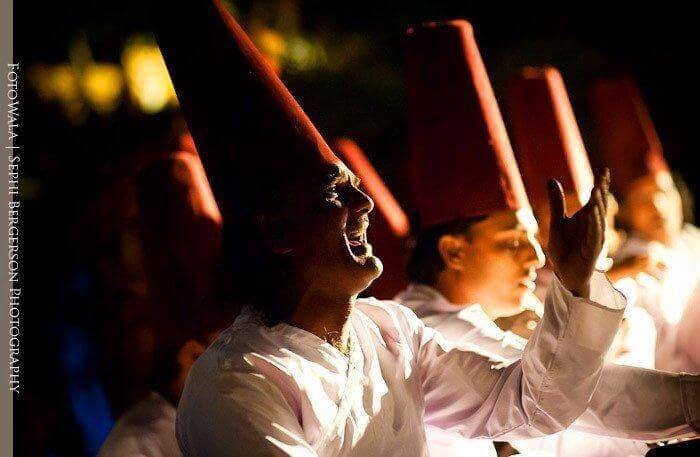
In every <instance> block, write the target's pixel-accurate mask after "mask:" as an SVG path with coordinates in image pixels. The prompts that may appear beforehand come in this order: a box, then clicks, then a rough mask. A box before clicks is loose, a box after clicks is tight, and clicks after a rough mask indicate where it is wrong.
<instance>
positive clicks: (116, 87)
mask: <svg viewBox="0 0 700 457" xmlns="http://www.w3.org/2000/svg"><path fill="white" fill-rule="evenodd" d="M80 82H81V86H82V89H83V94H84V95H85V98H86V99H87V101H88V103H89V104H90V106H91V107H92V109H93V110H95V111H96V112H97V113H99V114H102V115H105V114H110V113H112V112H114V110H115V109H116V108H117V105H118V104H119V101H120V99H121V96H122V91H123V88H124V80H123V78H122V72H121V68H120V67H119V66H118V65H116V64H111V63H93V64H90V65H88V66H87V67H86V68H85V71H84V73H83V75H82V78H81V81H80Z"/></svg>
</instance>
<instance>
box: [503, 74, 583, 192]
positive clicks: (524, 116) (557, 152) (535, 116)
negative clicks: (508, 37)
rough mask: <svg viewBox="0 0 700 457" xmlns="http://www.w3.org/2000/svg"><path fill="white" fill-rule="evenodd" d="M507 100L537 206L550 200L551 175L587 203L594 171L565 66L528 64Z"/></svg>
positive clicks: (522, 169)
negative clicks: (568, 88) (561, 68)
mask: <svg viewBox="0 0 700 457" xmlns="http://www.w3.org/2000/svg"><path fill="white" fill-rule="evenodd" d="M507 105H508V111H509V114H510V123H511V127H512V133H513V142H514V144H515V156H516V158H517V159H518V165H519V166H520V172H521V174H522V177H523V181H524V182H525V188H526V189H527V195H528V197H529V198H530V201H531V202H532V203H533V205H537V204H539V203H541V202H547V201H548V194H547V180H548V179H549V178H556V179H557V180H558V181H559V182H560V183H561V184H562V186H563V187H564V191H565V192H567V193H572V194H575V195H577V196H578V200H579V202H580V203H581V204H582V205H583V204H585V202H586V201H588V198H589V196H590V193H591V190H592V189H593V171H592V170H591V165H590V163H589V161H588V155H587V154H586V148H585V146H584V145H583V139H582V138H581V132H580V131H579V129H578V124H577V123H576V117H575V116H574V110H573V108H572V107H571V103H570V102H569V96H568V94H567V92H566V87H565V86H564V81H563V79H562V77H561V74H560V73H559V71H558V70H557V69H555V68H552V67H545V68H531V67H529V68H525V69H523V70H522V71H521V72H520V73H519V74H518V75H517V76H516V77H515V78H513V79H512V80H511V81H510V84H509V85H508V99H507Z"/></svg>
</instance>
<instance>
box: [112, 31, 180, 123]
mask: <svg viewBox="0 0 700 457" xmlns="http://www.w3.org/2000/svg"><path fill="white" fill-rule="evenodd" d="M122 65H123V66H124V72H125V74H126V82H127V87H128V88H129V95H130V96H131V99H132V100H133V101H134V102H135V103H136V104H137V105H138V106H139V108H140V109H141V110H142V111H143V112H145V113H148V114H155V113H157V112H159V111H162V110H163V109H164V108H165V107H166V106H168V105H175V104H177V97H176V95H175V89H174V88H173V85H172V82H171V81H170V75H169V74H168V70H167V68H166V66H165V62H164V61H163V56H162V55H161V53H160V50H159V49H158V47H157V46H156V45H155V44H152V43H147V42H145V41H144V40H134V41H132V42H131V43H129V44H127V45H126V47H125V48H124V51H123V52H122Z"/></svg>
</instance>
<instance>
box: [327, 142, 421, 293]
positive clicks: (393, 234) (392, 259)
mask: <svg viewBox="0 0 700 457" xmlns="http://www.w3.org/2000/svg"><path fill="white" fill-rule="evenodd" d="M333 149H334V150H335V151H336V152H337V153H338V154H339V155H340V157H341V158H342V159H343V161H344V162H345V163H346V164H347V166H348V167H349V168H350V170H352V172H353V173H355V175H356V176H357V177H358V178H360V180H361V181H362V187H363V189H364V190H365V191H366V192H367V194H368V195H369V196H370V197H372V200H374V204H375V208H376V210H375V211H374V212H373V213H372V214H370V224H369V229H368V230H369V238H370V240H372V245H373V246H374V247H375V251H376V254H377V255H378V256H379V258H380V259H382V264H384V271H383V273H382V275H381V276H380V277H379V278H378V279H377V280H376V281H374V282H373V283H372V285H371V286H370V289H369V290H368V291H367V294H368V295H373V296H375V297H378V298H386V299H389V298H392V297H394V296H395V295H396V294H397V293H398V292H399V291H401V290H402V289H403V288H405V287H406V285H407V284H408V281H407V279H406V270H405V257H406V240H407V237H408V234H409V230H410V227H409V222H408V216H406V213H405V212H404V210H403V208H401V205H400V204H399V202H398V201H396V198H394V195H393V194H392V193H391V191H390V190H389V188H388V187H387V186H386V184H384V181H383V180H382V178H381V177H380V176H379V173H377V170H376V169H375V168H374V166H372V163H371V162H370V161H369V159H368V158H367V156H366V155H365V154H364V152H363V151H362V149H360V147H359V146H358V145H357V143H355V142H354V141H353V140H351V139H348V138H339V139H337V140H335V142H334V144H333Z"/></svg>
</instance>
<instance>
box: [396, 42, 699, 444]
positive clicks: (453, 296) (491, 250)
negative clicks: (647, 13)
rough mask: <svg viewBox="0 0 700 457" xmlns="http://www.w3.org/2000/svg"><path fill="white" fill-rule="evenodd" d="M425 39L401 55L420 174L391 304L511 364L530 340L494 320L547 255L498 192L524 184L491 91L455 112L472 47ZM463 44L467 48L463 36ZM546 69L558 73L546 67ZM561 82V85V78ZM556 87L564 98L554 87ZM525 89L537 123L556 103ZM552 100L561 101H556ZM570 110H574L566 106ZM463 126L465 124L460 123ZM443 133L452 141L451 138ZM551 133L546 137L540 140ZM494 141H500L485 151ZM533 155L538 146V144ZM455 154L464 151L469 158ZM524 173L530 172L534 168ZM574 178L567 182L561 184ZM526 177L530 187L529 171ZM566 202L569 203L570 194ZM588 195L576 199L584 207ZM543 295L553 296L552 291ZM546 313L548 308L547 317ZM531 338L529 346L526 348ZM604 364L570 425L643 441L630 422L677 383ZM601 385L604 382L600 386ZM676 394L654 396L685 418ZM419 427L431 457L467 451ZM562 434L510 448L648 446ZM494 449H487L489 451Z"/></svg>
mask: <svg viewBox="0 0 700 457" xmlns="http://www.w3.org/2000/svg"><path fill="white" fill-rule="evenodd" d="M422 38H423V42H422V43H415V44H414V46H411V47H409V53H408V55H409V59H413V62H411V60H409V63H412V64H410V65H409V84H408V88H409V94H411V98H410V99H409V102H410V104H409V106H410V109H411V119H412V123H411V129H410V133H411V139H412V141H411V144H412V148H413V151H412V152H413V153H414V160H415V162H416V163H415V164H414V169H415V170H416V171H417V172H416V173H415V174H414V180H413V189H414V193H415V195H417V196H418V212H419V219H420V222H421V230H420V233H419V234H418V238H417V242H416V244H415V247H414V250H413V253H412V256H411V258H410V260H409V265H408V272H409V276H410V278H411V281H412V284H411V285H410V286H409V287H408V288H407V289H406V290H405V291H403V292H402V293H400V294H399V295H398V296H397V297H396V300H397V301H398V302H400V303H403V304H405V305H407V306H409V307H410V308H411V309H412V310H414V311H415V312H416V314H417V315H418V317H420V318H421V319H422V320H423V322H424V323H425V324H426V325H427V326H430V327H433V328H434V329H436V330H438V331H439V332H440V333H441V334H442V335H443V336H444V337H445V338H447V339H448V340H450V341H452V342H453V343H455V344H457V345H466V344H469V345H475V346H477V347H479V348H481V349H482V350H484V351H488V352H491V353H495V354H498V355H499V356H500V357H502V358H503V359H505V361H506V362H505V363H512V362H515V361H517V360H520V358H521V356H522V354H523V350H525V348H526V347H528V346H527V345H526V341H525V340H523V339H521V338H518V337H517V336H516V335H513V334H511V333H509V332H503V331H502V330H501V329H500V328H498V326H497V325H495V323H494V322H493V321H494V320H495V319H496V318H497V317H499V316H504V315H509V314H515V313H517V312H519V311H520V310H521V309H522V306H523V302H524V301H525V300H526V299H527V298H528V296H529V295H531V294H532V291H533V290H534V286H535V283H534V281H535V277H536V273H535V270H536V269H538V268H540V267H542V265H543V263H544V255H543V253H542V249H541V247H540V245H539V243H538V241H537V235H538V226H537V222H536V221H535V218H534V217H533V213H532V211H531V210H530V206H529V203H528V201H527V198H525V197H523V198H522V200H514V199H513V198H510V196H511V195H512V193H510V192H503V191H502V189H503V188H504V187H506V186H507V188H509V189H518V188H521V187H522V186H523V183H522V181H521V177H520V174H519V171H518V167H517V165H516V163H515V157H514V155H513V152H512V151H511V148H510V143H509V140H508V137H507V135H506V133H505V130H504V129H503V127H502V126H503V121H502V119H501V117H500V114H499V110H498V106H497V104H496V100H495V98H494V97H492V96H491V97H488V98H485V99H482V106H483V105H486V106H487V108H488V109H483V110H480V111H476V110H475V111H468V110H467V109H465V108H462V109H459V108H460V106H459V105H461V104H464V100H469V99H470V98H471V97H474V95H472V94H474V93H475V92H476V93H479V92H478V89H477V88H476V87H475V86H476V85H473V84H472V82H471V81H473V80H474V79H475V78H473V77H472V78H465V77H464V76H463V73H467V74H474V73H476V72H477V71H478V72H479V73H481V72H484V70H483V64H482V63H481V59H480V57H479V56H478V54H477V53H476V52H474V53H468V54H467V55H466V56H465V55H464V54H462V53H461V52H460V48H459V47H458V46H456V45H454V44H452V45H451V46H450V44H451V43H450V42H449V41H447V40H446V38H444V37H441V39H442V40H443V41H442V42H441V43H440V44H442V46H438V43H436V38H435V37H431V36H430V35H427V36H426V35H423V36H422ZM469 39H470V42H472V46H474V47H475V46H476V45H475V44H474V43H473V39H472V38H471V36H470V37H469ZM441 64H442V65H448V64H449V65H450V66H451V68H453V71H450V72H444V73H441V74H440V77H439V78H437V77H435V76H434V75H433V76H432V77H431V76H430V74H431V73H432V69H433V68H435V67H439V65H441ZM475 69H476V70H475ZM548 74H549V75H550V76H554V74H553V73H552V72H548ZM429 77H431V79H432V82H431V83H430V85H426V84H425V83H424V81H425V80H427V79H428V78H429ZM539 82H545V83H546V86H545V87H552V86H554V87H557V85H556V84H551V83H555V82H556V81H546V80H545V81H538V84H539ZM559 82H561V81H560V80H559ZM487 84H488V81H486V82H483V83H482V84H481V86H477V87H482V88H483V87H488V86H487ZM445 87H449V88H450V91H448V90H445V89H440V88H445ZM535 89H536V88H535ZM559 89H563V85H562V86H560V87H559ZM557 92H558V94H559V95H562V92H561V91H557ZM482 94H483V92H482ZM527 94H528V95H529V96H530V97H529V100H528V103H527V104H526V105H527V108H528V115H529V116H533V117H534V118H537V117H538V114H541V111H542V110H541V107H542V104H543V103H542V102H543V101H544V102H546V103H547V104H548V103H550V102H551V101H552V99H551V98H550V97H549V95H548V92H545V93H544V96H543V94H542V93H540V94H539V95H538V93H537V91H536V90H534V89H533V88H532V87H530V88H529V90H528V91H527ZM538 97H540V98H538ZM556 101H557V102H561V101H562V100H561V99H559V100H556ZM558 104H559V108H562V106H561V103H558ZM559 111H560V112H561V109H560V110H559ZM436 112H437V113H439V115H438V114H436ZM465 113H468V114H465ZM483 113H490V115H489V116H487V115H484V114H483ZM570 114H571V117H572V114H573V113H570ZM554 119H555V120H556V121H557V123H558V122H559V121H564V119H561V120H557V119H556V116H555V117H554ZM540 121H541V124H538V127H539V129H540V132H529V134H530V135H531V136H530V137H529V139H530V140H531V141H532V138H533V137H535V138H537V134H538V133H541V132H542V131H543V130H546V129H547V122H546V120H545V119H540ZM566 122H573V119H567V120H566ZM466 125H469V126H470V129H468V130H467V129H465V128H464V126H466ZM554 127H556V128H552V129H551V130H553V131H554V132H553V133H555V132H556V131H566V132H571V131H572V127H573V128H575V125H573V126H572V125H566V126H554ZM479 129H481V131H480V130H479ZM482 131H486V132H498V135H499V136H498V137H496V138H494V137H493V136H491V135H494V134H483V133H482ZM494 136H495V135H494ZM445 138H449V141H446V140H445ZM554 139H557V138H556V137H554ZM547 140H548V141H551V140H552V139H550V138H549V137H548V138H547ZM491 145H499V147H498V148H492V147H491ZM567 146H568V145H567ZM536 150H537V151H538V153H539V152H540V151H542V148H541V147H540V148H537V149H536ZM463 151H470V154H465V153H464V152H463ZM521 152H522V151H521ZM549 153H550V154H551V155H553V154H554V151H552V150H549ZM559 153H560V154H561V155H562V156H563V151H561V150H560V151H559ZM569 153H570V154H571V155H572V156H575V155H576V154H582V153H585V152H584V151H583V150H573V151H569ZM574 159H576V160H569V161H568V162H570V163H573V164H579V163H580V162H581V160H580V159H581V157H574ZM540 161H541V162H538V164H539V165H540V166H539V168H540V170H541V169H542V168H547V167H549V172H546V173H544V174H545V175H549V176H556V177H557V178H560V179H562V178H566V177H567V176H566V175H564V176H562V175H563V174H564V173H567V174H568V173H570V171H569V170H567V171H566V172H561V171H557V170H555V168H557V167H556V166H557V165H559V164H561V163H562V162H563V163H564V164H566V163H567V161H565V160H564V157H559V158H557V157H548V158H546V160H545V159H540ZM429 163H433V164H435V163H437V164H442V165H441V167H440V168H439V170H441V171H439V172H438V171H436V168H437V167H436V166H433V167H428V166H427V165H428V164H429ZM528 170H529V171H532V170H533V168H532V167H531V168H529V169H528ZM574 171H579V172H581V171H588V173H589V175H590V177H591V182H590V187H589V188H588V189H587V194H588V195H593V197H595V196H596V194H595V192H596V191H595V190H594V191H593V193H592V194H591V188H592V187H593V182H592V173H591V172H590V168H589V169H587V170H585V169H584V170H581V169H580V168H579V169H574ZM550 172H551V173H550ZM540 179H541V181H542V185H541V187H542V188H543V189H541V191H540V186H538V187H537V188H536V189H534V188H533V186H526V187H527V189H528V191H532V190H537V191H538V192H537V195H538V196H537V201H538V203H540V205H542V203H543V202H542V200H545V199H548V200H549V202H551V203H552V204H551V205H550V204H547V209H548V211H550V212H551V213H552V214H553V218H552V219H551V220H552V222H551V227H552V228H553V229H554V228H556V226H557V224H558V222H556V221H561V220H565V218H564V219H562V218H563V217H564V216H563V215H564V214H565V213H566V211H565V204H564V203H565V202H567V198H566V196H565V194H564V193H563V191H562V189H561V188H560V187H558V186H554V185H553V184H551V183H550V186H549V189H547V187H546V181H547V179H546V178H545V177H543V176H540ZM562 180H564V179H562ZM476 181H478V182H479V185H478V186H474V185H472V184H471V183H473V182H476ZM570 181H572V180H571V179H569V182H570ZM565 182H566V181H565ZM528 184H535V177H532V179H530V180H529V182H528ZM438 185H439V186H442V188H444V189H446V190H445V192H446V193H447V192H451V195H449V194H445V195H441V194H437V193H435V192H434V191H433V189H435V187H436V186H438ZM571 187H572V186H571V185H569V188H571ZM574 197H575V195H574ZM568 200H569V201H571V198H569V199H568ZM606 200H607V199H606ZM585 201H586V200H585V199H583V203H585ZM580 207H581V206H579V207H578V208H580ZM547 219H548V220H549V219H550V217H549V216H548V217H547ZM551 243H555V244H551ZM558 243H559V242H558V241H556V239H551V240H550V245H551V246H550V252H551V251H552V249H554V252H556V250H557V249H558ZM555 268H556V267H555ZM555 271H556V270H555ZM598 274H600V273H598ZM556 276H557V275H555V274H554V273H553V274H552V278H553V281H556ZM549 299H550V300H551V290H550V296H549ZM546 319H547V317H546V314H545V316H544V321H543V322H546ZM535 337H536V336H533V338H535ZM533 338H531V339H530V342H529V343H527V344H530V345H531V344H532V343H533ZM605 370H609V372H608V371H604V375H603V380H602V382H601V387H600V388H599V389H598V391H597V392H596V394H595V395H594V402H593V404H592V405H591V408H590V410H589V411H588V412H587V413H586V416H585V417H584V418H582V420H580V421H579V422H578V423H576V425H577V427H578V428H579V429H580V430H586V431H590V432H595V433H599V434H616V435H618V436H620V437H636V438H640V439H646V438H648V437H649V438H650V436H649V435H648V434H647V433H646V432H644V433H640V434H637V432H638V431H639V428H638V425H639V424H640V423H641V422H637V420H640V416H643V417H641V421H647V423H648V424H649V425H650V424H652V423H654V422H655V420H657V419H660V416H657V414H658V413H656V412H653V413H652V411H654V409H655V404H656V402H658V401H659V398H660V397H658V396H657V394H658V392H657V390H656V389H657V381H659V380H660V379H663V378H664V377H665V376H671V377H670V378H669V380H670V379H678V378H677V377H675V376H672V375H666V374H662V373H655V372H649V371H641V370H639V371H637V370H632V369H624V368H620V367H616V366H610V367H606V369H605ZM608 373H610V374H608ZM608 382H610V383H611V384H610V385H608V384H607V383H608ZM618 383H619V384H618ZM625 383H629V387H625V388H623V387H621V386H622V385H624V384H625ZM627 388H629V391H628V392H626V389H627ZM617 389H620V390H617ZM640 390H643V391H644V392H645V393H646V396H645V398H646V397H648V398H649V401H650V402H649V403H648V404H646V406H640V408H639V411H637V409H636V408H634V411H632V410H629V411H625V407H624V403H620V404H619V405H618V406H619V407H620V409H617V410H616V413H615V414H614V415H611V414H610V413H611V410H609V409H608V408H609V406H610V404H611V398H614V396H615V395H623V394H624V395H627V394H629V395H636V394H637V393H638V391H640ZM678 392H679V390H678V388H677V387H676V388H672V389H670V390H668V391H666V392H664V393H663V394H661V395H662V397H663V396H665V395H669V397H668V398H667V399H664V400H663V402H664V403H665V404H666V403H668V402H669V401H671V402H673V403H674V405H673V407H672V409H673V410H674V411H675V412H674V413H672V415H682V414H683V413H682V411H683V410H684V408H685V407H686V406H687V405H686V404H685V402H684V401H683V400H682V399H680V398H679V397H678ZM606 398H607V400H603V399H606ZM672 399H675V400H672ZM647 411H648V412H647ZM643 412H646V413H643ZM613 417H614V418H613ZM662 421H663V419H662ZM635 429H636V430H637V431H635ZM427 434H428V442H429V445H430V448H431V451H432V452H433V453H435V454H437V455H461V454H464V453H465V452H467V450H470V449H471V448H472V447H473V446H474V443H473V441H471V440H465V439H464V437H462V436H459V435H456V434H451V435H449V434H446V433H444V431H442V430H439V429H436V428H435V427H428V428H427ZM658 437H662V435H658ZM564 438H566V439H564ZM570 438H571V434H568V432H567V436H566V437H557V438H555V439H554V440H549V439H547V440H534V441H536V443H532V442H530V440H528V442H527V443H517V444H520V445H521V447H523V448H524V449H526V450H532V449H538V450H546V451H551V452H552V453H553V454H554V455H564V456H569V455H577V454H576V452H581V451H583V452H588V451H591V453H590V454H588V455H596V456H600V455H610V454H609V452H613V454H612V455H617V454H619V453H620V452H631V453H632V455H643V453H644V451H645V450H646V449H645V448H646V446H645V445H644V444H643V443H634V442H632V441H629V440H621V439H616V440H613V439H605V438H599V437H595V438H594V437H591V436H590V435H588V436H586V437H585V441H586V442H587V443H588V442H590V444H587V445H586V446H581V444H582V442H581V441H580V440H571V439H570ZM535 444H536V446H535ZM491 454H492V455H495V452H494V451H493V449H492V450H491Z"/></svg>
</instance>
